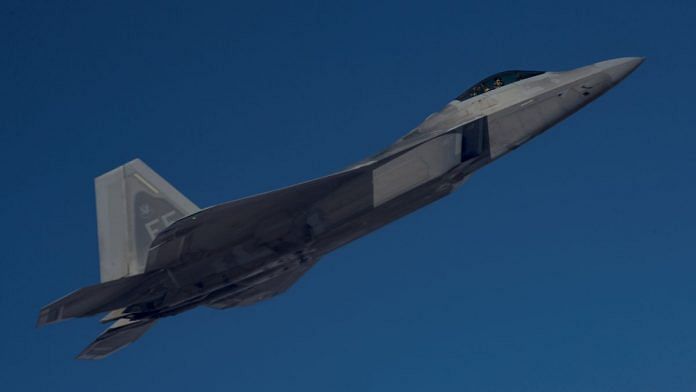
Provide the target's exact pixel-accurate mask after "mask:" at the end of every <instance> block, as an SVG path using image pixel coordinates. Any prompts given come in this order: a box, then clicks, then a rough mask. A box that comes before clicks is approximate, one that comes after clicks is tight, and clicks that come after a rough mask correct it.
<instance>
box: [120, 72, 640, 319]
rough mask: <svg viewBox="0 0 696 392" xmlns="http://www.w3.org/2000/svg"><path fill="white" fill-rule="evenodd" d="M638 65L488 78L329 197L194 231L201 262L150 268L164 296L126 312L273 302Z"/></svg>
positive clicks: (323, 194) (320, 194) (315, 196)
mask: <svg viewBox="0 0 696 392" xmlns="http://www.w3.org/2000/svg"><path fill="white" fill-rule="evenodd" d="M641 62H642V59H641V58H622V59H615V60H609V61H603V62H600V63H596V64H592V65H588V66H585V67H581V68H577V69H574V70H571V71H567V72H544V73H534V76H529V77H526V78H524V79H522V80H519V81H514V82H512V83H503V82H502V79H501V78H498V79H500V80H501V81H500V82H498V79H496V77H495V75H494V76H493V77H492V79H491V78H489V79H490V80H489V81H488V82H487V81H485V80H484V81H482V82H481V84H479V85H475V86H474V87H472V88H471V89H469V90H467V92H465V93H464V94H463V95H462V96H460V97H458V99H455V100H453V101H451V102H450V103H448V104H447V105H446V106H445V107H444V108H443V109H442V110H441V111H439V112H437V113H434V114H432V115H430V116H429V117H428V118H427V119H426V120H425V121H423V123H421V124H420V125H419V126H418V127H416V128H415V129H414V130H412V131H411V132H409V133H408V134H407V135H406V136H404V137H403V138H401V139H399V140H398V141H396V142H395V143H394V144H393V145H392V146H390V147H389V148H387V149H386V150H384V151H382V152H380V153H379V154H376V155H374V156H372V157H370V158H368V159H365V160H363V161H361V162H358V163H357V164H355V165H353V166H351V167H349V168H348V169H346V171H345V174H342V173H338V174H337V175H336V176H337V178H339V177H340V178H339V179H340V181H339V180H336V181H334V182H332V185H331V186H330V187H327V189H323V188H322V189H319V188H318V187H319V185H317V190H316V191H311V192H309V191H307V192H306V193H302V194H298V196H297V197H298V198H301V199H302V200H300V201H298V202H297V207H296V210H291V209H287V208H286V209H274V208H272V207H269V208H266V209H265V210H264V212H262V213H256V214H254V216H253V217H251V216H250V217H249V219H247V220H243V219H241V218H240V222H242V221H243V222H244V223H240V224H239V225H236V226H235V231H234V232H233V231H225V233H224V235H222V234H220V231H219V230H218V231H213V230H211V231H209V232H207V231H205V229H201V230H202V233H207V235H209V236H210V237H211V239H210V240H208V245H206V247H205V249H206V250H208V254H202V255H201V256H200V257H197V258H196V259H195V260H192V261H189V262H187V261H186V260H176V262H171V264H161V263H160V265H156V266H155V267H153V270H155V269H158V270H160V269H165V270H166V275H163V276H164V278H163V279H165V280H166V281H167V282H166V283H163V284H162V285H161V286H162V289H161V291H162V293H165V294H161V293H160V294H157V295H155V296H153V297H152V298H150V299H148V301H144V302H142V303H139V304H135V305H132V306H130V307H129V308H127V309H126V311H127V312H129V313H131V314H132V318H139V317H148V318H152V317H164V316H169V315H172V314H176V313H179V312H180V311H183V310H186V309H189V308H191V307H193V306H197V305H201V304H205V305H208V306H211V307H215V308H227V307H232V306H240V305H248V304H251V303H254V302H257V301H260V300H263V299H266V298H269V297H271V296H274V295H276V294H278V293H280V292H282V291H284V290H285V289H287V288H288V287H289V286H290V285H292V284H293V283H294V282H295V281H296V280H297V279H298V278H299V277H300V276H301V275H302V274H303V273H304V272H306V271H307V270H308V269H309V268H311V266H312V265H314V263H316V262H317V261H318V260H319V258H321V257H322V256H324V255H326V254H327V253H329V252H331V251H333V250H335V249H336V248H338V247H340V246H343V245H345V244H347V243H349V242H351V241H353V240H355V239H357V238H360V237H362V236H364V235H366V234H368V233H370V232H372V231H374V230H376V229H378V228H379V227H381V226H384V225H386V224H388V223H390V222H393V221H394V220H396V219H398V218H400V217H402V216H404V215H407V214H408V213H410V212H413V211H415V210H417V209H418V208H421V207H423V206H425V205H427V204H429V203H432V202H433V201H436V200H438V199H440V198H442V197H444V196H446V195H448V194H450V193H451V192H452V191H453V190H454V189H456V188H457V187H458V186H459V185H461V184H462V183H463V182H464V181H465V180H466V179H467V178H468V177H469V176H470V175H471V174H472V173H473V172H474V171H476V170H478V169H479V168H481V167H483V166H485V165H487V164H488V163H490V162H492V161H493V160H495V159H497V158H499V157H501V156H503V155H504V154H506V153H507V152H509V151H511V150H514V149H515V148H517V147H519V146H520V145H522V144H523V143H525V142H527V141H529V140H530V139H531V138H533V137H535V136H537V135H539V134H540V133H542V132H544V131H545V130H547V129H548V128H550V127H551V126H553V125H554V124H556V123H558V122H559V121H561V120H563V119H564V118H566V117H567V116H569V115H571V114H572V113H574V112H576V111H577V110H579V109H580V108H582V107H583V106H585V105H586V104H588V103H589V102H591V101H593V100H594V99H596V98H597V97H599V96H600V95H602V94H603V93H605V92H606V91H607V90H609V89H610V88H612V87H613V86H615V85H616V84H617V83H618V82H620V81H621V80H622V79H623V78H625V77H626V76H627V75H628V74H629V73H630V72H632V71H633V70H634V69H635V68H636V67H637V66H638V65H639V64H640V63H641ZM490 81H493V82H490ZM489 82H490V83H496V85H493V86H491V85H490V83H489ZM487 83H488V84H487ZM213 208H216V207H213ZM220 208H222V207H220ZM193 219H195V218H193ZM172 282H173V283H172Z"/></svg>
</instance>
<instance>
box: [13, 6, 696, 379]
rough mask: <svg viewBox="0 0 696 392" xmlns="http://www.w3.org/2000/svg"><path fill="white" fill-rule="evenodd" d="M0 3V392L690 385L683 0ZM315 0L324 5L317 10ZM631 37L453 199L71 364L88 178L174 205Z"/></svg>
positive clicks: (690, 105) (353, 153)
mask: <svg viewBox="0 0 696 392" xmlns="http://www.w3.org/2000/svg"><path fill="white" fill-rule="evenodd" d="M96 3H98V4H95V2H89V1H79V2H78V1H76V2H59V1H56V2H53V1H36V2H24V1H22V2H14V1H9V2H5V3H4V4H3V7H2V10H1V11H0V33H1V34H0V40H1V44H2V46H1V47H2V48H3V53H4V55H3V56H2V57H1V58H0V75H1V76H0V87H1V88H2V94H0V170H1V171H2V174H3V177H4V181H3V184H4V185H3V187H2V192H0V205H2V209H0V218H1V219H2V221H3V222H4V225H2V228H0V231H1V233H2V238H3V239H4V240H3V249H4V254H3V257H2V259H0V260H1V261H0V262H1V263H2V267H3V273H2V274H0V306H1V308H2V310H3V315H4V317H3V322H2V323H1V324H0V333H1V334H2V336H3V342H2V343H0V385H2V389H3V390H8V391H14V390H22V391H34V390H36V391H39V390H40V391H45V390H51V391H90V390H94V388H98V389H99V390H104V391H122V390H124V389H131V390H132V389H136V390H151V391H159V390H184V389H188V390H193V389H195V390H201V391H230V390H254V391H285V390H291V391H292V390H317V391H325V390H332V391H356V390H363V391H389V390H399V391H423V390H472V391H510V390H514V391H554V392H556V391H632V392H635V391H693V390H694V388H696V332H694V331H696V312H695V311H694V305H695V304H696V286H695V285H694V278H693V277H694V276H695V274H696V264H695V262H696V258H695V257H694V256H695V254H696V251H694V238H696V237H695V236H696V226H695V225H694V217H695V216H696V206H695V204H694V200H695V199H696V185H695V184H694V175H693V173H694V170H695V169H696V153H694V148H693V146H694V145H695V144H696V132H694V126H693V113H694V99H693V91H694V90H695V89H696V82H695V80H694V78H693V69H694V65H695V64H696V50H694V26H693V21H694V18H695V17H696V6H695V5H694V3H693V2H687V1H682V2H670V1H661V2H643V1H615V2H608V1H583V2H558V1H547V0H540V1H534V2H495V1H485V2H483V1H477V2H467V1H455V2H435V1H427V2H426V1H420V2H407V1H388V2H357V1H356V2H347V3H338V2H335V3H334V2H321V1H293V2H287V1H277V2H273V1H263V2H239V3H235V2H227V1H211V2H205V4H200V2H188V3H185V2H175V1H168V2H161V3H156V2H152V3H148V4H143V2H130V3H126V2H111V3H107V2H96ZM329 3H330V4H329ZM621 56H646V57H647V60H646V62H645V63H644V64H643V65H642V66H641V68H639V69H638V70H637V71H636V72H635V73H634V74H633V75H631V76H630V77H629V78H628V79H627V80H625V81H624V82H623V83H622V84H621V85H619V86H618V87H617V88H615V89H614V90H612V91H610V92H609V93H608V94H607V95H605V96H604V97H602V98H600V99H599V100H598V101H596V102H595V103H593V104H591V105H590V106H588V107H587V108H585V109H583V110H582V111H580V112H579V113H577V114H576V115H574V116H572V117H571V118H569V119H568V120H566V121H564V122H563V123H561V124H559V125H557V126H556V127H554V128H553V129H552V130H550V131H549V132H548V133H546V134H544V135H542V136H541V137H539V138H537V139H535V140H534V141H532V142H531V143H529V144H528V145H526V146H524V147H522V148H521V149H519V150H516V151H515V152H513V153H512V154H510V155H509V156H507V157H505V158H504V159H501V160H499V161H496V162H495V163H494V164H492V165H490V166H488V167H486V168H484V169H483V170H481V171H480V172H479V173H477V174H476V175H475V176H474V177H473V178H472V179H471V180H470V181H469V182H468V183H467V184H466V185H465V186H464V187H463V188H462V189H460V190H459V191H458V192H457V193H455V194H454V195H452V196H450V197H449V198H446V199H444V200H442V201H440V202H438V203H436V204H434V205H431V206H429V207H427V208H425V209H423V210H420V211H418V212H416V213H414V214H413V215H411V216H409V217H407V218H405V219H403V220H400V221H398V222H396V223H394V224H392V225H390V226H388V227H386V228H384V229H382V230H380V231H378V232H376V233H374V234H373V235H370V236H368V237H366V238H364V239H361V240H360V241H357V242H355V243H352V244H350V245H349V246H347V247H345V248H343V249H340V250H339V251H337V252H335V253H334V254H331V255H329V256H328V257H326V258H325V259H323V260H322V261H321V262H320V263H319V264H318V265H317V267H316V268H315V269H313V270H312V271H311V272H310V273H309V274H307V275H306V276H305V277H304V278H303V279H302V280H301V281H300V282H299V283H298V284H297V285H296V286H295V287H294V288H292V289H291V290H290V291H289V292H287V293H286V294H285V295H283V296H281V297H278V298H276V299H273V300H272V301H269V302H266V303H262V304H260V305H258V306H254V307H249V308H242V309H234V310H228V311H222V312H221V311H214V310H210V309H197V310H194V311H191V312H188V313H186V314H183V315H181V316H179V317H176V318H172V319H167V320H164V321H163V322H161V323H159V324H158V325H157V326H155V328H153V330H151V331H150V332H149V333H148V334H147V335H146V336H145V337H144V338H143V339H142V340H140V341H139V342H138V343H137V344H134V345H133V346H131V347H129V348H128V349H126V350H124V351H123V352H121V353H119V354H117V355H115V356H113V357H111V358H108V359H107V360H104V361H99V362H84V361H75V360H73V359H72V358H73V356H74V355H75V354H77V353H78V352H79V351H80V350H81V349H82V348H83V347H84V346H85V345H87V344H88V343H89V342H90V341H91V340H92V339H93V338H94V337H95V336H96V335H97V334H98V333H99V332H100V331H101V329H103V326H102V325H99V324H98V323H97V319H81V320H74V321H70V322H66V323H63V324H58V325H55V326H50V327H46V328H43V329H39V330H37V329H35V328H34V323H35V319H36V315H37V312H38V310H39V308H40V307H41V306H42V305H44V304H46V303H48V302H50V301H52V300H53V299H55V298H57V297H60V296H62V295H64V294H66V293H67V292H69V291H71V290H73V289H76V288H78V287H81V286H85V285H88V284H92V283H96V282H97V281H98V279H99V277H98V250H97V236H96V224H95V206H94V194H93V182H92V181H93V178H94V177H95V176H97V175H99V174H101V173H103V172H106V171H108V170H110V169H112V168H113V167H116V166H118V165H120V164H122V163H124V162H126V161H128V160H130V159H133V158H135V157H140V158H141V159H143V160H144V161H146V162H147V163H148V164H149V165H150V166H152V167H153V168H154V169H155V170H156V171H158V172H159V173H160V174H161V175H162V176H163V177H165V178H167V179H168V180H169V181H170V182H171V183H172V184H174V185H175V186H176V187H177V188H178V189H179V190H180V191H182V192H183V193H184V194H186V195H187V196H188V197H189V198H191V199H192V200H193V201H194V202H196V203H197V204H199V205H201V206H207V205H211V204H213V203H219V202H222V201H226V200H230V199H235V198H239V197H243V196H246V195H250V194H253V193H258V192H263V191H267V190H271V189H274V188H277V187H281V186H286V185H290V184H292V183H295V182H299V181H303V180H306V179H309V178H312V177H315V176H320V175H325V174H328V173H330V172H332V171H334V170H337V169H340V168H342V167H344V166H346V165H348V164H350V163H352V162H353V161H357V160H359V159H361V158H363V157H365V156H367V155H370V154H372V153H374V152H376V151H378V150H380V149H381V148H383V147H385V146H387V145H388V144H389V143H391V142H392V141H393V140H394V139H396V138H398V137H400V136H401V135H402V134H403V133H405V132H407V131H408V130H410V129H411V128H413V127H414V126H415V125H417V124H418V123H419V122H420V121H421V120H422V119H423V118H425V117H426V116H427V115H428V114H430V113H431V112H433V111H436V110H439V109H440V108H441V107H442V106H443V105H444V104H445V103H446V102H447V101H448V100H450V99H451V98H452V97H455V96H456V95H458V94H459V93H460V92H461V91H463V90H464V89H465V88H467V87H468V86H469V85H471V84H472V83H474V82H476V81H477V80H479V79H481V78H482V77H484V76H487V75H489V74H491V73H494V72H497V71H500V70H505V69H534V70H536V69H539V70H565V69H571V68H574V67H578V66H582V65H585V64H588V63H593V62H596V61H600V60H605V59H609V58H614V57H621Z"/></svg>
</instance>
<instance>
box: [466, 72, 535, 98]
mask: <svg viewBox="0 0 696 392" xmlns="http://www.w3.org/2000/svg"><path fill="white" fill-rule="evenodd" d="M543 73H544V72H542V71H505V72H500V73H497V74H495V75H492V76H489V77H487V78H486V79H483V80H482V81H480V82H478V83H476V84H475V85H473V86H472V87H471V88H469V89H468V90H466V91H465V92H464V93H462V94H461V95H460V96H458V97H457V98H456V99H457V101H463V100H465V99H469V98H471V97H475V96H477V95H479V94H483V93H486V92H488V91H491V90H495V89H497V88H500V87H503V86H507V85H508V84H511V83H515V82H518V81H520V80H522V79H527V78H531V77H532V76H537V75H541V74H543Z"/></svg>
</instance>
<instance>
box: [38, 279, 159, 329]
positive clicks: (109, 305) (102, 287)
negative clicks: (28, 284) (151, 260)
mask: <svg viewBox="0 0 696 392" xmlns="http://www.w3.org/2000/svg"><path fill="white" fill-rule="evenodd" d="M149 278H150V274H148V275H134V276H129V277H126V278H121V279H117V280H112V281H110V282H106V283H100V284H96V285H93V286H88V287H84V288H81V289H79V290H77V291H74V292H72V293H70V294H68V295H66V296H65V297H63V298H61V299H59V300H57V301H55V302H53V303H50V304H48V305H46V306H44V307H43V308H42V309H41V312H39V319H38V321H37V322H36V325H37V326H39V327H40V326H42V325H46V324H51V323H55V322H58V321H62V320H67V319H71V318H74V317H85V316H92V315H95V314H97V313H101V312H106V311H109V310H114V309H118V308H122V307H125V306H127V305H130V304H131V303H130V302H131V301H132V300H133V295H132V294H135V293H134V292H135V290H134V289H135V288H136V287H138V286H140V285H141V284H142V283H143V282H145V281H146V280H147V279H149Z"/></svg>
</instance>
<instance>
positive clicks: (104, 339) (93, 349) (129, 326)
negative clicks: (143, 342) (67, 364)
mask: <svg viewBox="0 0 696 392" xmlns="http://www.w3.org/2000/svg"><path fill="white" fill-rule="evenodd" d="M154 324H155V320H137V321H131V320H128V319H119V320H118V321H116V322H115V323H113V324H111V326H110V327H109V328H108V329H107V330H105V331H104V332H102V334H101V335H99V336H98V337H97V339H96V340H95V341H94V342H92V344H90V345H89V346H87V348H85V349H84V350H83V351H82V352H81V353H80V355H78V356H77V359H92V360H93V359H102V358H104V357H106V356H108V355H110V354H112V353H114V352H116V351H118V350H120V349H122V348H124V347H126V346H127V345H129V344H131V343H133V342H135V341H136V340H138V339H140V337H141V336H143V334H145V332H147V331H148V330H149V329H150V328H151V327H152V326H153V325H154Z"/></svg>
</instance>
